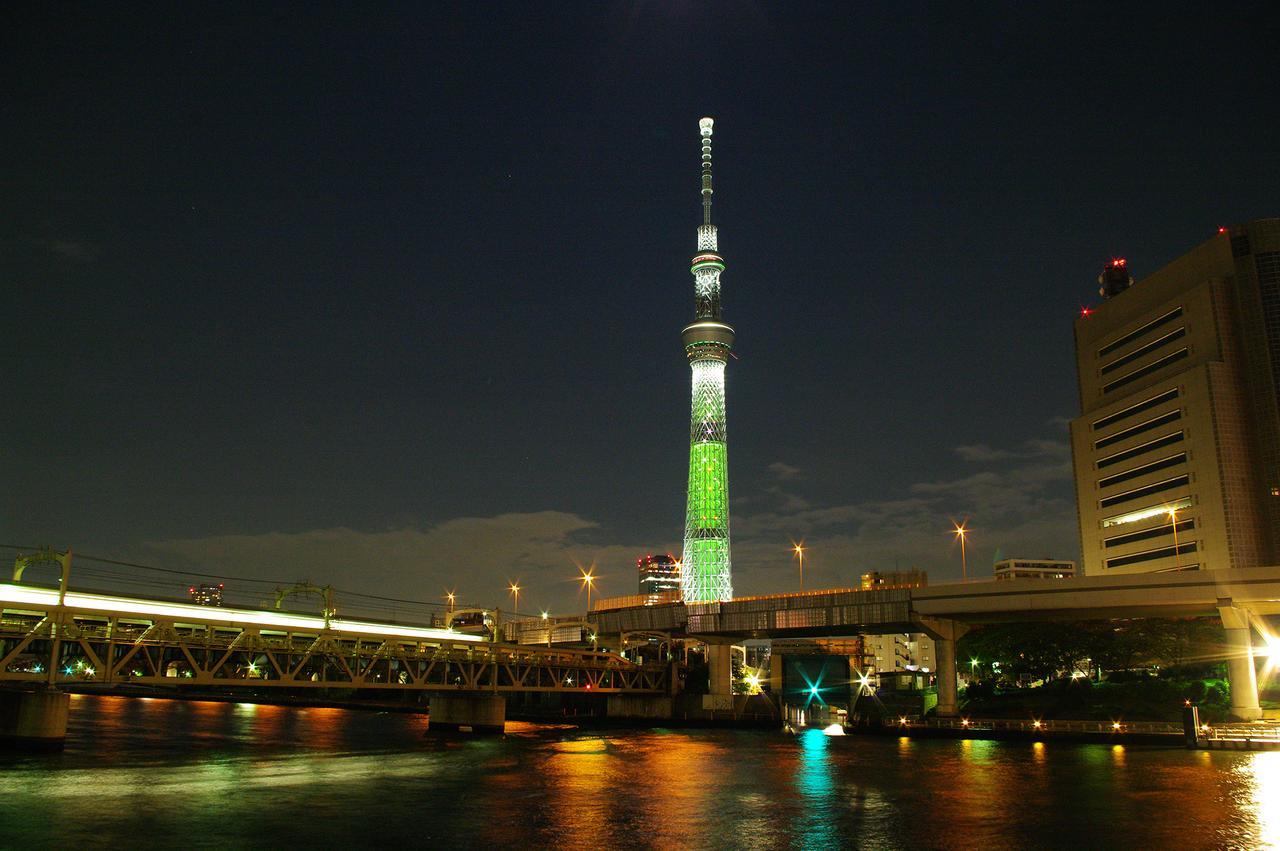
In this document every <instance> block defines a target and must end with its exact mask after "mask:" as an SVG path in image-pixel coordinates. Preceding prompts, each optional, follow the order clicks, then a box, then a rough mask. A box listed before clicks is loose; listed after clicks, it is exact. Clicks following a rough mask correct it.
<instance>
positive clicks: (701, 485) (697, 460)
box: [680, 118, 734, 603]
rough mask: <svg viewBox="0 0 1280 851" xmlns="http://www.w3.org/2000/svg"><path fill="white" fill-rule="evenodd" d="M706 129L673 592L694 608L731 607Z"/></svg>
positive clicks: (728, 332)
mask: <svg viewBox="0 0 1280 851" xmlns="http://www.w3.org/2000/svg"><path fill="white" fill-rule="evenodd" d="M711 127H712V121H711V119H710V118H704V119H702V120H701V121H699V122H698V128H699V130H700V132H701V136H702V224H701V225H700V226H699V227H698V253H697V254H696V255H694V258H693V268H692V272H693V291H694V307H695V317H696V318H695V319H694V321H693V324H692V325H689V326H687V327H685V329H684V333H683V335H682V338H683V340H684V351H685V354H686V355H688V357H689V366H690V367H691V368H692V370H693V412H692V417H691V420H690V423H689V502H688V508H687V510H686V512H685V525H684V556H683V558H682V559H681V562H680V564H681V570H680V587H681V590H682V591H683V593H684V599H685V601H686V602H693V603H696V602H707V601H716V600H731V599H733V577H732V575H731V573H732V571H731V565H730V559H729V469H728V460H729V456H728V443H727V439H726V433H725V417H724V367H725V364H726V363H727V362H728V360H729V352H730V351H731V350H732V349H733V339H734V334H733V328H731V327H730V326H728V325H726V324H725V323H724V321H722V320H721V318H720V273H721V272H723V271H724V258H722V257H721V256H720V255H719V254H718V253H717V252H718V248H719V246H718V243H717V240H716V226H715V225H713V224H712V223H711Z"/></svg>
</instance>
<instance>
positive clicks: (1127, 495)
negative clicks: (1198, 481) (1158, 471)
mask: <svg viewBox="0 0 1280 851" xmlns="http://www.w3.org/2000/svg"><path fill="white" fill-rule="evenodd" d="M1190 483H1191V477H1190V476H1189V475H1187V474H1185V473H1184V474H1183V475H1181V476H1174V477H1173V478H1171V479H1165V480H1163V481H1159V482H1155V483H1154V484H1150V485H1146V486H1144V487H1140V488H1134V489H1133V490H1131V491H1125V492H1124V493H1118V494H1116V495H1115V496H1109V497H1107V498H1105V499H1102V500H1100V501H1099V502H1098V505H1099V506H1100V507H1101V508H1110V507H1111V506H1113V505H1120V504H1121V503H1125V502H1132V501H1133V500H1135V499H1142V498H1143V497H1144V496H1151V495H1152V494H1156V493H1163V492H1164V491H1170V490H1173V489H1174V488H1179V487H1182V486H1183V485H1186V484H1190Z"/></svg>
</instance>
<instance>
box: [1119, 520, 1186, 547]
mask: <svg viewBox="0 0 1280 851" xmlns="http://www.w3.org/2000/svg"><path fill="white" fill-rule="evenodd" d="M1194 528H1196V521H1194V520H1179V521H1178V532H1179V533H1182V532H1189V531H1191V530H1192V529H1194ZM1172 534H1173V524H1172V523H1165V524H1164V525H1163V526H1156V527H1154V528H1152V529H1143V530H1142V531H1141V532H1130V533H1129V534H1127V535H1116V536H1115V537H1114V538H1107V539H1106V540H1104V541H1103V542H1102V545H1103V546H1104V547H1106V548H1108V549H1110V548H1111V547H1123V546H1124V545H1125V544H1134V543H1137V542H1138V541H1150V540H1151V539H1152V538H1163V537H1165V536H1166V535H1172Z"/></svg>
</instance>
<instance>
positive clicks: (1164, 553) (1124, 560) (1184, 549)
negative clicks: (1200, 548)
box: [1107, 541, 1196, 568]
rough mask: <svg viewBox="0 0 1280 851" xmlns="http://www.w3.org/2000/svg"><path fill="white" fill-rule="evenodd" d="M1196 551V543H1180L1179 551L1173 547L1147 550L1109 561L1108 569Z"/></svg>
mask: <svg viewBox="0 0 1280 851" xmlns="http://www.w3.org/2000/svg"><path fill="white" fill-rule="evenodd" d="M1195 551H1196V542H1195V541H1187V542H1185V543H1183V542H1182V541H1179V542H1178V547H1177V549H1174V548H1173V547H1161V548H1160V549H1158V550H1147V551H1146V552H1143V553H1134V554H1133V555H1128V556H1119V557H1118V558H1109V559H1107V567H1109V568H1111V567H1124V566H1126V565H1130V564H1141V563H1142V562H1144V561H1155V560H1156V559H1162V558H1172V557H1173V556H1176V555H1181V554H1182V553H1194V552H1195Z"/></svg>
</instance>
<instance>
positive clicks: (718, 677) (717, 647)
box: [707, 644, 733, 697]
mask: <svg viewBox="0 0 1280 851" xmlns="http://www.w3.org/2000/svg"><path fill="white" fill-rule="evenodd" d="M707 676H708V677H709V680H708V683H707V685H708V688H707V692H708V693H709V694H713V695H717V696H720V697H724V696H726V695H732V694H733V645H731V644H708V645H707Z"/></svg>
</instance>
